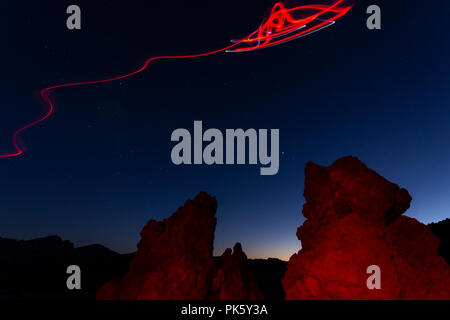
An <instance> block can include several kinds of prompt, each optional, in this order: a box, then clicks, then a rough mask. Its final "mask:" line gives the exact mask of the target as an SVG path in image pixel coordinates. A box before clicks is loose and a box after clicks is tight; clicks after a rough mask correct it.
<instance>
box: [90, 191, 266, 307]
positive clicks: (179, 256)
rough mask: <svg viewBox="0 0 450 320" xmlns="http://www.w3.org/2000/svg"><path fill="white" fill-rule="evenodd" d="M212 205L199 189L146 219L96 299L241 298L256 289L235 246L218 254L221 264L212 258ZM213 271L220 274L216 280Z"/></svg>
mask: <svg viewBox="0 0 450 320" xmlns="http://www.w3.org/2000/svg"><path fill="white" fill-rule="evenodd" d="M216 209H217V201H216V199H215V198H213V197H211V196H209V195H207V194H206V193H203V192H202V193H200V194H199V195H198V196H197V197H196V198H195V199H194V200H188V201H187V202H186V203H185V205H184V206H183V207H181V208H179V209H178V210H177V212H175V213H174V214H173V215H172V216H171V217H170V218H168V219H165V220H163V221H162V222H157V221H154V220H150V221H149V222H148V223H147V225H146V226H145V227H144V229H143V230H142V232H141V241H140V242H139V244H138V250H137V252H136V254H135V256H134V259H133V261H132V262H131V265H130V270H129V272H128V273H127V274H126V275H125V277H123V278H121V279H117V280H113V281H111V282H109V283H107V284H106V285H105V286H103V287H102V288H101V289H100V290H99V291H98V292H97V299H126V300H128V299H131V300H184V299H191V300H198V299H208V298H219V299H220V298H227V299H232V298H236V299H246V298H251V297H254V296H256V295H258V294H259V290H258V289H257V288H256V287H254V286H253V283H252V282H249V281H248V280H251V278H249V277H247V276H248V272H249V271H248V269H247V265H246V257H245V254H243V252H242V250H241V249H240V246H239V247H238V248H237V249H236V247H235V253H233V255H232V256H231V258H225V259H221V262H223V263H224V264H223V267H221V266H220V265H219V266H216V265H215V263H214V259H213V243H214V231H215V226H216V218H215V213H216ZM227 252H229V251H227ZM244 257H245V259H244ZM218 275H221V276H222V280H220V281H218V279H217V277H218ZM213 279H214V281H213ZM213 282H214V283H215V284H214V285H213ZM230 288H233V289H230ZM213 291H214V292H213Z"/></svg>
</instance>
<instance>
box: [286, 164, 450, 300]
mask: <svg viewBox="0 0 450 320" xmlns="http://www.w3.org/2000/svg"><path fill="white" fill-rule="evenodd" d="M304 197H305V200H306V203H305V205H304V207H303V215H304V216H305V217H306V218H307V220H306V221H305V222H304V224H303V225H302V226H301V227H299V228H298V230H297V237H298V238H299V240H301V243H302V249H301V250H300V251H299V252H298V253H297V254H294V255H293V256H292V257H291V259H290V261H289V263H288V267H287V272H286V274H285V276H284V278H283V287H284V290H285V293H286V298H287V299H450V269H449V265H448V264H447V263H446V261H445V260H444V259H443V258H442V257H441V256H439V254H438V247H439V239H438V238H437V237H436V236H435V235H434V234H432V233H431V232H430V230H429V228H428V227H427V226H425V225H423V224H421V223H420V222H418V221H417V220H415V219H412V218H408V217H402V216H401V215H402V214H403V213H404V212H405V211H406V210H407V209H408V208H409V204H410V201H411V197H410V195H409V194H408V192H407V191H406V190H405V189H401V188H399V187H398V186H397V185H396V184H393V183H391V182H389V181H387V180H386V179H384V178H383V177H381V176H380V175H378V174H377V173H376V172H375V171H373V170H370V169H368V168H367V167H366V166H365V165H364V164H363V163H362V162H360V161H359V160H358V159H357V158H354V157H346V158H342V159H340V160H338V161H336V162H335V163H334V164H333V165H331V166H329V167H322V166H319V165H316V164H313V163H308V164H307V165H306V170H305V191H304ZM372 265H377V266H379V267H380V269H381V289H379V290H378V289H373V290H369V289H368V287H367V285H366V281H367V279H368V278H369V276H370V274H367V268H368V267H369V266H372Z"/></svg>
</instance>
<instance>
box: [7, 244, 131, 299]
mask: <svg viewBox="0 0 450 320" xmlns="http://www.w3.org/2000/svg"><path fill="white" fill-rule="evenodd" d="M131 259H132V254H131V255H121V254H118V253H116V252H114V251H111V250H109V249H108V248H106V247H103V246H101V245H90V246H86V247H80V248H74V246H73V244H72V243H70V242H69V241H64V240H62V239H61V238H60V237H57V236H49V237H45V238H39V239H34V240H28V241H24V240H13V239H5V238H0V298H2V299H27V298H33V299H34V298H38V299H46V298H51V299H89V298H91V299H93V298H95V293H96V291H97V290H98V288H99V287H100V286H101V285H103V284H104V283H106V282H107V281H109V280H111V279H114V278H117V277H120V276H123V275H124V274H125V273H126V272H127V270H128V264H129V262H130V261H131ZM69 265H78V266H79V267H80V268H81V270H82V277H81V279H82V283H81V284H82V290H79V291H78V290H74V291H69V290H68V289H67V287H66V279H67V277H68V275H67V274H66V270H67V267H68V266H69Z"/></svg>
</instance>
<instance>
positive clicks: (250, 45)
mask: <svg viewBox="0 0 450 320" xmlns="http://www.w3.org/2000/svg"><path fill="white" fill-rule="evenodd" d="M344 1H345V0H338V1H337V2H335V3H334V4H331V5H328V6H327V5H307V6H300V7H296V8H291V9H286V7H285V6H284V5H283V3H281V2H279V3H277V4H275V6H274V7H273V8H272V11H271V14H270V16H269V17H268V18H267V19H266V20H265V21H264V22H263V23H262V24H261V26H260V27H259V28H258V29H257V30H256V31H254V32H253V33H251V34H250V35H249V36H248V37H246V38H244V39H242V40H237V41H236V40H234V41H233V42H234V43H233V44H231V45H229V46H227V47H225V48H222V49H218V50H214V51H209V52H204V53H200V54H193V55H182V56H160V57H152V58H149V59H147V60H146V61H145V63H144V65H143V66H142V67H141V68H139V69H138V70H136V71H133V72H130V73H127V74H124V75H121V76H117V77H112V78H108V79H102V80H96V81H85V82H74V83H66V84H61V85H55V86H51V87H48V88H45V89H43V90H41V92H40V95H41V97H42V99H43V101H44V102H45V103H46V104H47V106H48V110H47V112H46V113H45V114H44V115H43V116H42V117H40V118H39V119H38V120H36V121H34V122H31V123H29V124H27V125H26V126H24V127H22V128H20V129H19V130H17V131H16V132H15V133H14V135H13V138H12V142H13V145H14V148H15V152H13V153H8V154H2V155H0V158H9V157H16V156H19V155H21V154H23V153H24V151H25V150H24V148H23V147H21V146H20V145H19V143H18V142H17V140H18V137H19V135H20V134H21V133H22V132H23V131H25V130H26V129H28V128H30V127H32V126H34V125H36V124H38V123H40V122H42V121H44V120H45V119H47V118H48V117H49V116H50V115H51V114H52V113H53V110H54V109H55V106H54V103H53V102H52V100H51V99H50V97H49V93H50V91H52V90H54V89H58V88H64V87H74V86H82V85H91V84H99V83H105V82H111V81H116V80H120V79H124V78H128V77H131V76H133V75H136V74H138V73H140V72H142V71H144V70H145V69H147V67H148V66H149V65H150V63H151V62H153V61H156V60H162V59H189V58H198V57H204V56H208V55H213V54H216V53H219V52H224V51H226V52H243V51H252V50H256V49H263V48H267V47H270V46H273V45H277V44H280V43H283V42H286V41H289V40H292V39H295V38H298V37H300V36H304V35H308V34H311V33H312V32H315V31H318V30H320V29H321V28H323V27H325V26H327V25H329V24H330V23H333V22H334V21H335V20H336V19H338V18H340V17H342V16H343V15H345V14H346V13H347V12H348V11H349V10H350V8H351V6H343V7H340V6H341V5H342V3H343V2H344ZM305 10H306V11H307V10H311V11H313V12H314V13H309V14H306V16H304V17H303V18H301V19H294V18H293V17H292V13H294V12H299V11H305ZM330 13H331V17H328V18H327V19H325V20H320V17H322V16H324V15H326V14H330ZM314 21H319V23H317V24H315V25H312V26H308V25H309V24H311V23H313V22H314ZM304 28H306V29H304ZM300 29H302V31H301V32H297V31H298V30H300ZM303 29H304V30H303ZM275 39H278V40H275ZM239 45H244V47H243V48H237V49H235V50H230V49H232V48H233V47H237V46H239Z"/></svg>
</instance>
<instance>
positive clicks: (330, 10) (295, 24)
mask: <svg viewBox="0 0 450 320" xmlns="http://www.w3.org/2000/svg"><path fill="white" fill-rule="evenodd" d="M346 3H349V1H348V0H338V1H336V2H334V3H333V4H330V5H323V4H322V5H320V4H312V5H304V6H299V7H294V8H290V9H287V8H286V7H285V6H284V4H283V3H281V2H279V3H277V4H275V6H274V7H273V8H272V11H271V13H270V15H269V17H268V18H267V19H266V20H264V21H263V23H262V24H261V25H260V27H259V28H258V30H256V31H255V32H253V33H251V34H250V36H248V37H247V38H246V39H243V40H238V41H235V42H236V43H240V44H242V45H243V47H241V48H237V49H234V50H228V52H243V51H253V50H257V49H264V48H267V47H271V46H275V45H278V44H281V43H284V42H287V41H290V40H294V39H297V38H299V37H303V36H306V35H309V34H312V33H314V32H316V31H319V30H321V29H324V28H326V27H328V26H330V25H332V24H334V22H335V21H336V20H337V19H339V18H341V17H342V16H344V15H346V14H347V12H348V11H350V9H351V8H352V5H345V4H346ZM293 15H296V16H301V18H298V19H295V18H294V17H293Z"/></svg>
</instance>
